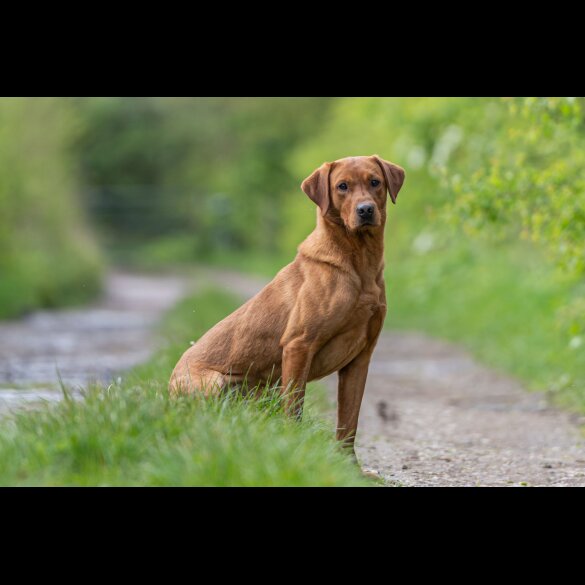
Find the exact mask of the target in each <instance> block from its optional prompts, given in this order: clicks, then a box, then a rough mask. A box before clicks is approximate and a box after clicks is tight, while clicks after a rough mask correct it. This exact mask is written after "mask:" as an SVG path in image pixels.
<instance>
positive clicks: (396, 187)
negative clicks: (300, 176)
mask: <svg viewBox="0 0 585 585" xmlns="http://www.w3.org/2000/svg"><path fill="white" fill-rule="evenodd" d="M403 183H404V170H403V169H402V168H400V167H399V166H398V165H395V164H394V163H391V162H388V161H386V160H383V159H381V158H380V157H379V156H377V155H372V156H351V157H348V158H341V159H339V160H336V161H335V162H330V163H329V162H328V163H324V164H322V165H321V166H320V167H319V168H318V169H317V170H316V171H314V172H313V173H312V174H311V175H310V176H309V177H307V178H306V179H305V180H304V181H303V183H302V185H301V189H302V190H303V191H304V192H305V193H306V194H307V195H308V196H309V197H310V199H312V200H313V201H314V202H315V203H316V204H317V205H318V206H319V207H320V209H321V214H322V215H323V217H325V218H328V219H330V220H331V221H334V222H336V223H342V224H343V225H345V227H346V228H347V229H349V230H350V231H356V230H360V229H371V228H376V227H380V226H382V225H383V223H384V221H385V218H386V192H388V193H389V194H390V198H391V199H392V203H396V197H398V191H400V188H401V187H402V184H403Z"/></svg>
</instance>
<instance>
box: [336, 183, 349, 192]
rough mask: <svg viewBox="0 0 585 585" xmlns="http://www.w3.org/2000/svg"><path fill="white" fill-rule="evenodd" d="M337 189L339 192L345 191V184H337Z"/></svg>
mask: <svg viewBox="0 0 585 585" xmlns="http://www.w3.org/2000/svg"><path fill="white" fill-rule="evenodd" d="M337 188H338V189H339V190H340V191H347V183H339V185H337Z"/></svg>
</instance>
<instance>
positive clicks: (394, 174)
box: [372, 154, 404, 203]
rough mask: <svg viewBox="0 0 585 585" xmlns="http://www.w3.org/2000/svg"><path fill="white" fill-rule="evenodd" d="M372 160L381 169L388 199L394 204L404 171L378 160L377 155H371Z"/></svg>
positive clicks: (392, 164) (402, 181)
mask: <svg viewBox="0 0 585 585" xmlns="http://www.w3.org/2000/svg"><path fill="white" fill-rule="evenodd" d="M372 158H374V159H375V161H376V162H377V163H378V164H379V165H380V167H381V168H382V172H383V173H384V177H385V179H386V186H387V187H388V192H389V193H390V199H392V203H396V198H397V197H398V191H400V189H401V187H402V184H403V183H404V169H403V168H402V167H399V166H398V165H395V164H394V163H391V162H388V161H387V160H384V159H382V158H380V157H379V156H378V155H377V154H374V155H372Z"/></svg>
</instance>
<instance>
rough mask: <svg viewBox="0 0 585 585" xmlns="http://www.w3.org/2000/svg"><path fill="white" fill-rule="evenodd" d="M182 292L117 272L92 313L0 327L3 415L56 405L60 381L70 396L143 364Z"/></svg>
mask: <svg viewBox="0 0 585 585" xmlns="http://www.w3.org/2000/svg"><path fill="white" fill-rule="evenodd" d="M186 292H187V281H186V280H184V279H181V278H178V277H174V276H145V275H137V274H127V273H122V272H117V273H112V274H110V275H109V276H108V278H107V280H106V286H105V293H104V296H103V298H102V299H101V300H100V301H99V302H97V303H96V304H94V305H92V306H89V307H82V308H78V309H69V310H60V311H37V312H34V313H31V314H30V315H28V316H27V317H24V318H22V319H18V320H14V321H0V411H6V410H7V409H11V408H14V407H17V406H19V405H21V404H26V403H30V402H35V401H38V400H59V399H61V397H62V392H61V390H60V385H59V376H60V377H61V379H62V381H63V383H64V384H65V385H66V386H67V387H68V388H73V389H75V388H76V387H80V386H84V385H86V384H88V383H90V382H95V381H99V382H103V383H108V382H110V381H111V380H112V379H113V378H114V377H115V376H117V375H118V374H119V373H121V372H123V371H124V370H126V369H128V368H131V367H132V366H134V365H136V364H139V363H141V362H143V361H145V360H146V359H148V357H149V356H150V354H151V353H152V352H153V351H154V349H155V348H156V347H157V337H156V335H155V333H154V331H153V328H154V326H155V324H156V323H157V321H158V320H159V319H160V317H161V316H162V314H163V313H164V312H165V311H166V310H168V309H169V308H170V307H172V306H173V305H174V304H175V303H176V302H177V301H178V300H179V299H180V298H181V297H182V296H184V295H185V294H186Z"/></svg>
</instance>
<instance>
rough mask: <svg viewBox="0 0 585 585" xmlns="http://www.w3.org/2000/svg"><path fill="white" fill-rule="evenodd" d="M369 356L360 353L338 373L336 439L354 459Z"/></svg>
mask: <svg viewBox="0 0 585 585" xmlns="http://www.w3.org/2000/svg"><path fill="white" fill-rule="evenodd" d="M371 356H372V352H371V351H364V352H362V353H361V354H359V355H358V356H357V357H356V358H355V359H354V360H352V361H351V362H350V363H349V364H347V366H345V367H344V368H342V369H341V370H339V373H338V377H339V384H338V391H337V433H336V437H337V440H338V441H341V442H342V443H343V446H344V447H346V448H347V449H349V450H351V452H352V454H353V456H354V457H355V450H354V443H355V435H356V432H357V427H358V419H359V415H360V407H361V404H362V398H363V396H364V389H365V387H366V378H367V376H368V367H369V365H370V358H371Z"/></svg>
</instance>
